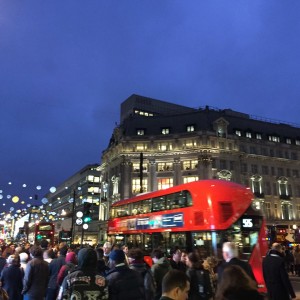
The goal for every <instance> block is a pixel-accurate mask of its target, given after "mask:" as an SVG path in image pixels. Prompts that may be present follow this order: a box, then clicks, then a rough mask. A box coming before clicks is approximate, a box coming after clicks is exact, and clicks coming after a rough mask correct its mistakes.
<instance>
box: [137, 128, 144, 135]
mask: <svg viewBox="0 0 300 300" xmlns="http://www.w3.org/2000/svg"><path fill="white" fill-rule="evenodd" d="M136 134H137V135H145V129H137V130H136Z"/></svg>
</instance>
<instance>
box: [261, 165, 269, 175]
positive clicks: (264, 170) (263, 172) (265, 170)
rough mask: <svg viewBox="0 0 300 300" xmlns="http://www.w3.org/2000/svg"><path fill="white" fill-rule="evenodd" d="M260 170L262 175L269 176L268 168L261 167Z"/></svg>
mask: <svg viewBox="0 0 300 300" xmlns="http://www.w3.org/2000/svg"><path fill="white" fill-rule="evenodd" d="M261 170H262V174H263V175H269V167H268V166H262V167H261Z"/></svg>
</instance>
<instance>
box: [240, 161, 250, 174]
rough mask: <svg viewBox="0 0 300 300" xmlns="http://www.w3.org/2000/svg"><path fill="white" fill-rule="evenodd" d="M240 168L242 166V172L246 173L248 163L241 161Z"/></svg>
mask: <svg viewBox="0 0 300 300" xmlns="http://www.w3.org/2000/svg"><path fill="white" fill-rule="evenodd" d="M241 168H242V173H247V172H248V165H247V164H245V163H242V165H241Z"/></svg>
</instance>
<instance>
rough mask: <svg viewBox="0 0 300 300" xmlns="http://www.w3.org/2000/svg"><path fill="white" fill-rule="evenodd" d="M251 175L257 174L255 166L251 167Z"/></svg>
mask: <svg viewBox="0 0 300 300" xmlns="http://www.w3.org/2000/svg"><path fill="white" fill-rule="evenodd" d="M251 173H252V174H256V173H258V168H257V165H253V164H252V165H251Z"/></svg>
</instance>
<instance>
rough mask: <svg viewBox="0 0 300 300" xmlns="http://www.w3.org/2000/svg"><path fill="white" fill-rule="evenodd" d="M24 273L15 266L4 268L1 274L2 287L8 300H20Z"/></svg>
mask: <svg viewBox="0 0 300 300" xmlns="http://www.w3.org/2000/svg"><path fill="white" fill-rule="evenodd" d="M23 276H24V273H23V272H22V270H21V269H20V267H19V266H17V265H10V266H9V267H5V268H4V269H3V270H2V273H1V282H2V287H3V288H4V289H5V290H6V292H7V293H8V296H9V299H13V300H22V299H23V296H22V289H23V282H22V281H23Z"/></svg>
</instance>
